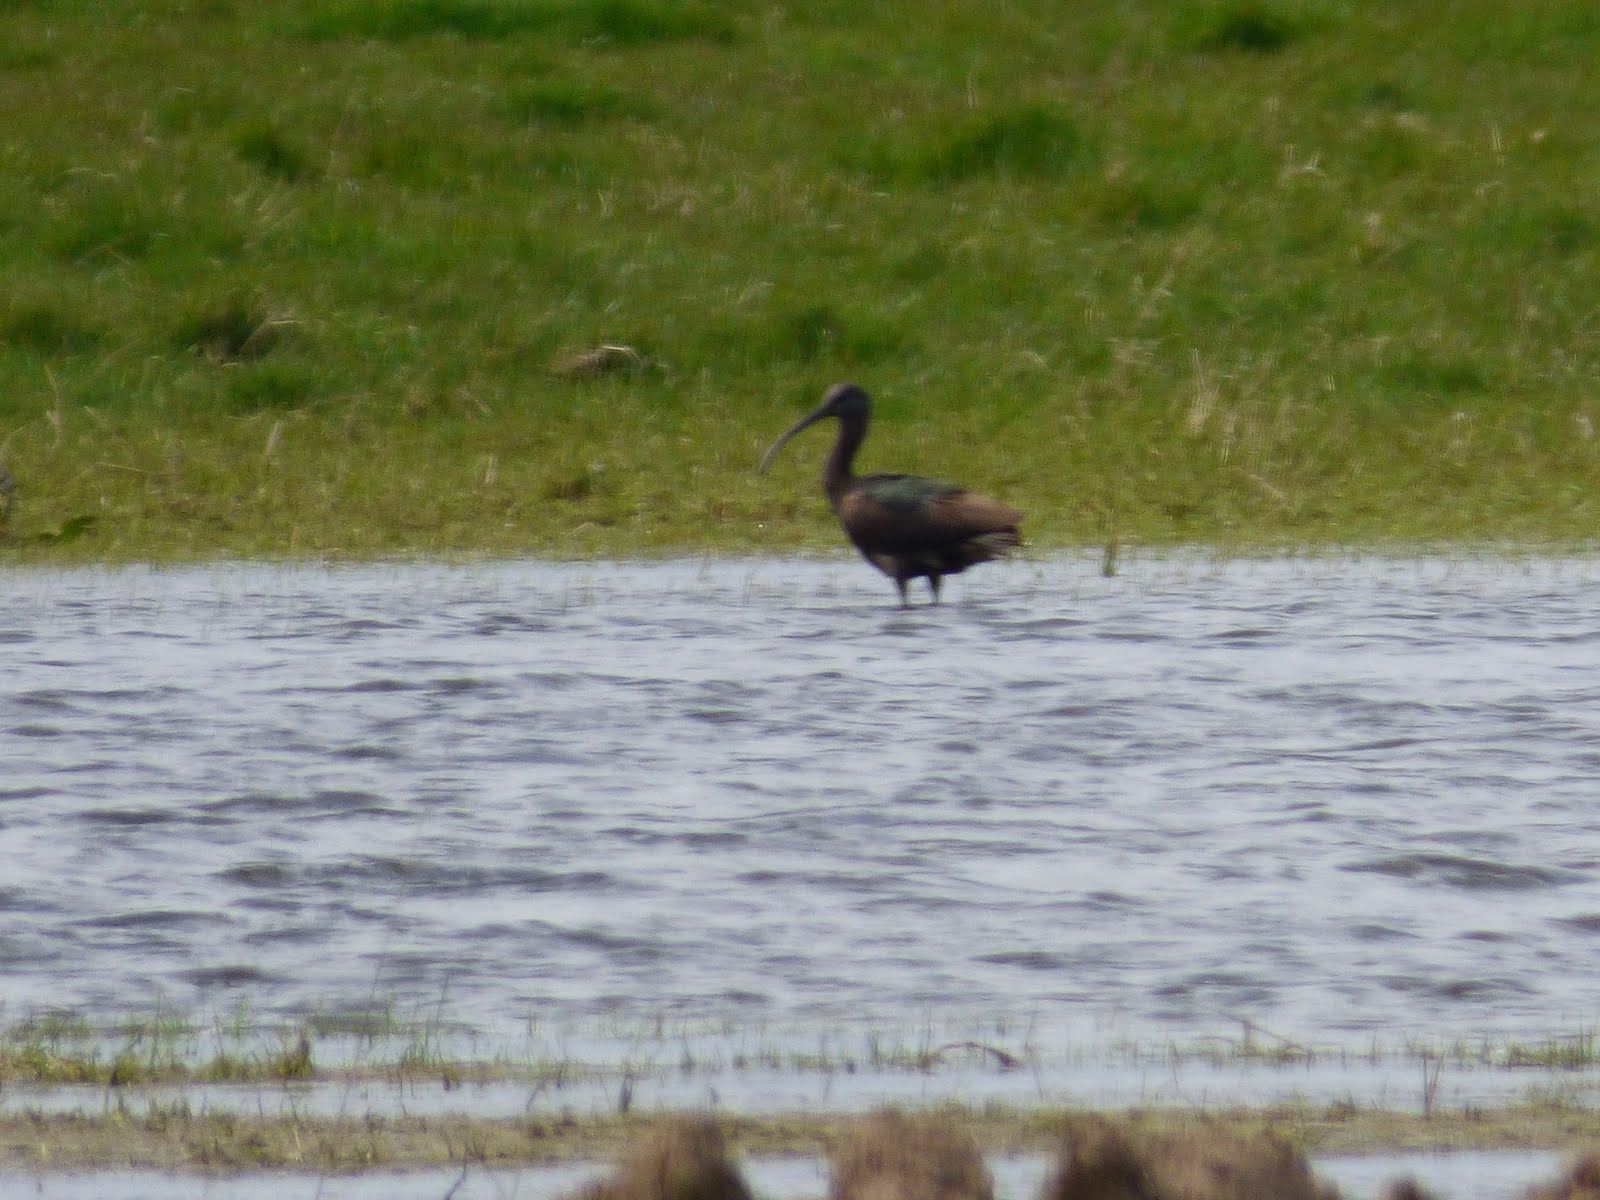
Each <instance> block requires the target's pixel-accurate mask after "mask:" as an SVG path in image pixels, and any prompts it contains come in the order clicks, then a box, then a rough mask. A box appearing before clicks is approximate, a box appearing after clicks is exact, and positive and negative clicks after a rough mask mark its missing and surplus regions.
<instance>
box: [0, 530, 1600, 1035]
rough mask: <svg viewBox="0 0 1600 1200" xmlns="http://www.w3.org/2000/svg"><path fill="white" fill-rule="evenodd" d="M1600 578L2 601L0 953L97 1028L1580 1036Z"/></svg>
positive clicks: (479, 581)
mask: <svg viewBox="0 0 1600 1200" xmlns="http://www.w3.org/2000/svg"><path fill="white" fill-rule="evenodd" d="M1597 574H1600V566H1597V565H1596V564H1592V563H1589V562H1586V561H1581V562H1556V563H1550V564H1544V565H1533V566H1530V565H1528V564H1518V566H1517V567H1516V568H1515V569H1511V568H1508V567H1505V566H1502V565H1498V564H1495V563H1484V562H1371V563H1328V564H1316V563H1293V562H1284V563H1239V564H1215V563H1199V562H1186V561H1183V560H1175V561H1172V562H1167V563H1148V564H1139V563H1134V564H1130V566H1129V568H1128V570H1127V571H1126V572H1125V573H1124V575H1122V576H1120V577H1118V578H1116V579H1104V578H1102V577H1100V576H1099V575H1098V574H1097V573H1096V572H1095V570H1094V566H1093V563H1092V562H1089V561H1087V560H1084V561H1071V560H1069V561H1063V562H1057V563H1049V564H1030V565H1025V566H1019V567H1016V568H1014V569H1011V570H1009V571H1008V570H1006V569H995V570H991V571H989V572H988V573H986V574H983V575H980V576H977V577H975V578H974V580H973V581H972V582H971V583H970V584H969V585H968V586H967V587H966V588H965V589H964V591H963V592H962V593H961V594H959V595H958V596H957V598H956V599H955V600H954V601H953V602H952V603H949V604H947V605H945V606H943V607H940V608H937V609H932V608H930V609H919V610H916V611H913V612H909V613H906V612H901V611H899V610H897V609H895V608H894V607H892V605H890V604H889V603H888V597H886V596H885V595H884V594H883V589H882V586H881V581H879V580H874V579H873V578H872V577H871V575H870V573H869V572H866V571H864V570H863V569H862V568H861V567H860V566H859V564H849V565H844V564H829V563H822V564H793V563H727V564H701V563H695V564H681V563H658V564H648V565H625V566H619V565H612V564H586V565H562V564H547V563H540V564H509V565H503V566H491V567H470V568H450V567H440V566H376V567H361V568H349V567H343V568H310V567H299V568H291V567H229V568H209V569H194V570H176V571H161V572H146V571H139V570H130V571H83V572H14V573H12V575H11V577H10V579H9V580H8V587H7V588H6V589H4V591H3V594H0V642H4V643H5V644H6V646H7V652H8V657H7V671H6V672H5V674H4V675H3V676H0V731H3V735H0V736H4V738H5V745H6V751H7V755H6V764H7V765H6V771H5V773H4V778H3V779H0V856H3V857H4V860H5V861H6V863H7V874H6V879H5V883H4V884H3V885H0V911H3V912H4V913H5V914H6V928H5V930H4V932H3V934H0V963H3V964H4V966H5V971H6V976H7V980H8V987H9V988H10V989H11V991H10V999H11V1001H12V1003H14V1004H17V1005H24V1006H25V1005H28V1004H37V1005H44V1006H67V1007H79V1008H86V1009H91V1010H92V1009H94V1008H96V1007H97V1006H114V1007H116V1008H126V1007H128V1006H130V1005H131V1006H135V1007H137V1006H139V1005H140V1004H143V1003H148V1004H150V1005H151V1006H153V1007H154V1006H159V1005H162V1004H168V1003H178V1004H180V1005H183V1004H191V1005H201V1006H203V1005H207V1004H213V1003H216V997H217V995H218V993H219V992H224V991H225V992H226V993H227V994H228V1000H227V1001H226V1002H227V1003H230V1004H231V1003H234V1002H236V1001H237V1002H247V1003H248V1004H249V1005H250V1006H251V1008H252V1009H253V1010H254V1011H259V1012H262V1013H275V1012H276V1013H284V1014H296V1015H297V1014H302V1013H304V1012H307V1011H311V1010H317V1011H330V1010H331V1011H339V1010H342V1009H350V1010H352V1011H355V1010H359V1009H360V1008H361V1006H362V1005H363V1004H367V1003H370V1001H371V998H372V997H373V996H375V995H376V996H377V997H379V998H380V999H381V1001H382V1002H384V1003H389V1004H393V1005H396V1006H398V1007H400V1008H401V1009H402V1010H403V1009H405V1008H407V1007H408V1006H409V1007H410V1008H411V1009H412V1010H414V1011H436V1010H437V1008H438V1006H439V1004H440V998H441V997H443V996H448V998H449V1004H450V1006H451V1015H452V1017H453V1018H454V1019H457V1020H462V1021H465V1022H468V1023H476V1024H479V1025H482V1026H485V1027H489V1026H494V1025H496V1024H502V1023H506V1022H516V1021H519V1020H523V1019H525V1018H526V1016H527V1014H528V1013H529V1012H530V1011H531V1010H535V1009H536V1010H538V1011H539V1012H540V1013H541V1014H542V1015H543V1016H548V1017H562V1016H574V1017H580V1016H604V1015H606V1014H615V1013H617V1012H669V1013H681V1014H688V1015H695V1016H703V1017H715V1016H720V1015H731V1016H739V1015H741V1014H743V1015H752V1014H753V1015H755V1016H757V1017H758V1018H759V1019H763V1020H764V1019H767V1018H768V1017H771V1016H775V1015H781V1016H796V1017H804V1018H809V1017H827V1016H830V1015H833V1016H839V1015H849V1016H850V1017H860V1018H862V1019H868V1020H883V1021H890V1022H900V1023H904V1022H915V1021H916V1020H917V1019H919V1018H920V1016H921V1014H923V1013H925V1012H926V1011H929V1010H930V1009H933V1008H937V1009H938V1010H940V1011H949V1012H954V1013H972V1014H980V1015H988V1014H993V1013H995V1012H997V1011H1002V1010H1011V1011H1014V1010H1018V1009H1022V1010H1026V1011H1027V1012H1028V1013H1029V1014H1030V1019H1035V1018H1036V1019H1038V1020H1040V1021H1043V1022H1045V1023H1048V1022H1049V1021H1050V1020H1051V1019H1052V1018H1055V1019H1058V1020H1059V1021H1060V1022H1061V1023H1064V1024H1071V1023H1074V1022H1081V1023H1084V1024H1086V1025H1087V1026H1089V1027H1090V1028H1093V1029H1096V1030H1102V1031H1104V1030H1107V1029H1115V1030H1118V1031H1122V1032H1133V1033H1137V1032H1139V1031H1141V1030H1156V1031H1160V1032H1161V1033H1162V1034H1167V1033H1172V1032H1181V1031H1183V1030H1192V1031H1196V1032H1199V1033H1210V1032H1213V1031H1215V1029H1216V1028H1217V1027H1218V1026H1219V1025H1221V1024H1227V1023H1232V1022H1235V1021H1237V1020H1238V1019H1239V1018H1240V1017H1241V1016H1242V1015H1249V1016H1250V1017H1252V1018H1254V1019H1260V1020H1261V1021H1262V1022H1263V1023H1265V1024H1268V1025H1271V1026H1272V1027H1274V1028H1286V1029H1289V1030H1292V1031H1294V1032H1295V1034H1296V1036H1298V1037H1302V1038H1304V1039H1306V1040H1315V1039H1316V1038H1318V1037H1320V1036H1330V1037H1331V1036H1335V1035H1337V1034H1342V1033H1349V1032H1350V1031H1360V1030H1408V1029H1418V1028H1420V1029H1424V1030H1426V1031H1427V1032H1428V1033H1429V1034H1430V1035H1437V1036H1445V1035H1447V1034H1449V1033H1450V1032H1451V1031H1456V1032H1459V1033H1460V1034H1461V1035H1463V1036H1480V1035H1482V1034H1484V1033H1486V1032H1490V1031H1496V1030H1499V1031H1505V1032H1508V1033H1517V1032H1521V1033H1523V1034H1524V1035H1526V1036H1531V1037H1543V1036H1547V1035H1548V1034H1549V1033H1550V1032H1551V1027H1552V1026H1553V1025H1559V1023H1560V1022H1561V1021H1562V1020H1563V1019H1564V1017H1568V1016H1572V1015H1574V1014H1583V1013H1586V1012H1592V1011H1593V1009H1594V1007H1595V1004H1596V1002H1597V1001H1600V984H1596V983H1594V982H1593V981H1592V978H1591V975H1592V973H1591V972H1589V971H1588V970H1587V969H1586V964H1587V961H1588V959H1589V958H1591V957H1592V953H1593V945H1594V937H1595V935H1596V934H1597V933H1600V812H1597V810H1596V809H1595V807H1594V804H1593V779H1594V773H1595V768H1596V766H1597V765H1600V751H1596V750H1595V748H1594V747H1595V746H1596V744H1597V742H1600V738H1597V734H1600V684H1597V683H1595V682H1594V680H1596V679H1597V678H1600V670H1597V668H1600V619H1596V618H1594V617H1592V616H1591V615H1590V610H1591V607H1592V605H1591V597H1592V595H1593V593H1594V590H1595V582H1596V580H1595V576H1596V575H1597ZM960 582H962V583H966V582H967V581H966V579H965V578H963V580H962V581H960Z"/></svg>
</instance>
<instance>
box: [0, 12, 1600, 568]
mask: <svg viewBox="0 0 1600 1200" xmlns="http://www.w3.org/2000/svg"><path fill="white" fill-rule="evenodd" d="M869 47H892V49H891V50H875V49H869ZM1597 57H1600V15H1597V11H1596V10H1595V9H1594V7H1593V6H1592V5H1590V4H1587V3H1584V2H1583V0H1529V2H1528V3H1524V4H1520V5H1518V6H1516V9H1515V11H1511V12H1508V11H1507V10H1505V8H1504V6H1502V5H1498V4H1494V3H1491V2H1490V0H1452V2H1450V3H1446V2H1445V0H1422V2H1420V3H1417V4H1411V5H1405V6H1398V7H1397V6H1374V5H1361V4H1354V3H1340V2H1337V0H1161V2H1158V0H1143V2H1140V0H1132V2H1129V3H1125V4H1119V5H1113V6H1106V5H1088V6H1081V5H1080V6H1066V8H1065V9H1063V7H1062V6H1060V5H1055V4H1046V3H1042V2H1034V0H1025V2H1022V3H1018V4H1012V5H1007V6H1004V8H1002V9H997V8H995V7H994V6H992V5H990V6H981V5H975V4H970V3H935V4H932V5H928V4H916V5H911V4H907V3H902V2H898V0H896V2H891V3H887V4H880V5H860V4H837V3H827V2H822V3H805V4H800V3H776V4H761V5H751V4H744V3H737V2H735V0H691V2H680V0H385V2H384V3H379V4H369V3H356V2H355V0H348V2H347V0H317V2H315V3H313V2H311V0H288V2H285V3H281V4H274V5H253V4H245V3H243V2H242V0H204V2H202V3H192V2H183V3H180V2H179V0H157V2H155V3H140V4H133V3H123V2H121V0H110V2H108V3H93V4H91V3H87V2H85V0H10V2H8V3H4V4H0V106H3V109H4V111H5V112H6V114H7V119H6V128H5V130H4V132H3V133H0V170H3V171H4V174H5V176H6V178H7V179H8V180H9V181H10V184H11V186H9V187H8V188H6V189H4V192H3V194H0V231H3V236H0V463H4V464H5V465H6V466H8V467H9V469H10V471H11V473H12V474H13V475H14V476H15V478H16V481H17V493H16V503H15V506H14V510H13V512H12V513H11V516H10V518H9V521H8V522H7V524H6V525H5V526H4V527H0V528H3V531H4V546H3V550H0V553H3V554H4V556H5V560H7V561H13V562H16V561H38V560H45V561H73V560H83V559H130V558H153V559H165V558H193V557H210V556H218V555H336V556H369V555H387V554H405V553H426V554H433V553H474V552H486V553H490V554H522V553H532V554H552V555H586V554H631V553H638V552H649V551H654V550H663V549H666V550H699V549H706V548H711V549H719V550H722V549H727V550H741V551H750V550H755V551H776V552H782V551H786V550H790V549H793V548H795V547H799V546H813V545H817V546H831V545H834V544H836V542H837V540H838V539H837V534H836V533H835V532H834V531H833V530H832V529H831V527H830V518H828V516H827V514H826V512H825V510H824V508H823V505H822V502H821V498H820V496H818V495H817V494H816V487H815V481H814V474H815V463H816V460H817V459H818V458H820V454H821V450H822V443H823V440H824V435H822V434H814V435H812V436H811V437H810V438H809V439H808V440H807V441H806V442H803V443H801V444H800V445H799V446H797V447H796V448H795V449H794V450H792V451H791V452H790V453H789V454H788V455H786V456H785V458H784V459H783V460H781V461H780V464H779V465H778V467H777V468H776V469H775V470H774V472H773V475H772V477H771V478H769V479H766V480H759V479H757V478H755V477H754V475H753V473H752V467H753V464H754V462H755V460H756V459H757V457H758V456H759V454H760V451H761V450H762V448H763V447H764V446H765V445H766V444H767V443H768V442H769V441H770V440H771V438H772V437H774V436H775V435H776V434H777V433H778V432H779V431H781V430H782V429H783V428H784V427H786V426H787V425H788V424H789V422H790V421H791V420H792V419H793V418H794V416H795V415H797V413H799V412H800V411H802V410H803V409H804V408H805V407H807V406H809V405H810V404H811V403H812V402H814V400H815V398H816V396H817V394H818V393H819V392H820V390H821V388H822V387H823V386H824V385H826V384H827V383H830V382H832V381H834V380H837V379H840V378H845V377H852V378H855V379H857V380H859V381H860V382H862V383H864V384H865V385H867V386H868V387H869V388H870V389H872V390H873V391H874V392H875V393H876V394H877V395H878V397H879V399H880V409H879V415H880V422H879V424H878V426H877V428H876V430H875V433H874V436H873V438H872V439H871V441H869V443H868V451H867V463H866V465H867V466H869V467H878V468H890V469H895V468H898V469H907V468H911V469H916V470H919V471H922V472H924V473H928V474H936V475H943V476H947V477H953V478H957V479H959V480H961V481H962V482H965V483H967V484H969V485H970V486H974V487H981V488H982V489H983V490H986V491H991V492H993V493H995V494H998V495H1001V496H1003V497H1005V498H1006V499H1008V500H1010V501H1011V502H1012V503H1014V504H1016V505H1017V506H1018V507H1020V508H1022V509H1024V510H1025V511H1026V512H1027V513H1028V515H1029V522H1028V525H1027V531H1028V532H1029V533H1030V535H1031V537H1032V539H1033V540H1034V541H1035V542H1037V543H1040V544H1043V545H1045V546H1057V545H1075V544H1085V543H1098V542H1101V541H1103V540H1105V539H1108V538H1112V537H1115V538H1117V539H1119V540H1121V541H1122V542H1124V543H1136V544H1150V545H1167V544H1173V543H1180V542H1191V541H1198V542H1207V543H1212V544H1218V545H1222V546H1239V547H1241V548H1256V547H1271V546H1295V545H1301V544H1316V543H1326V542H1329V541H1338V542H1353V543H1374V542H1387V541H1416V540H1438V539H1456V540H1459V539H1471V540H1499V539H1514V540H1517V541H1522V542H1530V543H1536V544H1537V543H1559V544H1563V545H1574V544H1582V543H1586V542H1590V541H1592V538H1593V530H1594V529H1595V528H1597V526H1600V499H1597V498H1596V489H1595V488H1594V486H1593V484H1594V480H1595V477H1596V473H1597V468H1600V438H1597V434H1596V431H1597V429H1600V408H1597V407H1596V402H1595V399H1594V396H1593V394H1592V393H1593V383H1594V380H1595V377H1596V374H1597V371H1600V340H1597V339H1600V326H1597V324H1596V322H1595V320H1594V316H1595V311H1596V300H1595V298H1596V297H1597V296H1600V217H1597V216H1596V215H1595V212H1596V205H1595V203H1594V199H1595V191H1596V188H1597V186H1600V184H1597V181H1600V127H1597V126H1596V125H1595V123H1594V121H1593V120H1592V117H1591V114H1592V113H1594V112H1595V111H1596V110H1597V108H1600V77H1597V76H1596V73H1595V72H1594V70H1593V63H1594V62H1595V61H1596V59H1597ZM604 345H616V346H625V347H627V348H628V350H627V351H625V352H623V351H616V352H610V353H601V354H591V353H588V352H589V351H592V350H594V348H596V347H599V346H604Z"/></svg>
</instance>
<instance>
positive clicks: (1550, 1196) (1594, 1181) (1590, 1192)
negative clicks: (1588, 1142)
mask: <svg viewBox="0 0 1600 1200" xmlns="http://www.w3.org/2000/svg"><path fill="white" fill-rule="evenodd" d="M1526 1200H1600V1153H1596V1154H1586V1155H1584V1156H1583V1157H1582V1158H1580V1159H1579V1160H1578V1161H1577V1162H1575V1163H1573V1164H1572V1166H1571V1167H1570V1168H1569V1169H1568V1171H1567V1173H1566V1174H1565V1175H1563V1176H1562V1177H1561V1178H1560V1179H1558V1180H1556V1181H1555V1182H1554V1183H1547V1184H1543V1185H1541V1186H1539V1187H1536V1188H1530V1189H1528V1194H1527V1197H1526Z"/></svg>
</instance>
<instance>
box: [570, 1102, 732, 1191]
mask: <svg viewBox="0 0 1600 1200" xmlns="http://www.w3.org/2000/svg"><path fill="white" fill-rule="evenodd" d="M574 1200H751V1197H750V1189H749V1188H748V1187H746V1186H745V1182H744V1179H743V1178H742V1177H741V1176H740V1175H739V1172H738V1169H737V1168H735V1167H734V1165H733V1164H732V1163H731V1162H730V1161H729V1160H728V1151H727V1146H726V1144H725V1143H724V1142H723V1139H722V1131H721V1130H720V1129H718V1128H717V1126H716V1123H715V1122H713V1121H711V1120H708V1119H706V1118H702V1117H676V1118H672V1119H670V1120H666V1121H663V1122H661V1123H660V1124H659V1125H657V1126H655V1127H654V1128H653V1129H651V1131H650V1132H649V1134H648V1135H647V1136H646V1137H645V1138H644V1139H643V1140H642V1141H641V1142H640V1143H639V1144H638V1145H637V1146H635V1147H634V1148H633V1150H631V1151H630V1152H629V1153H628V1155H627V1156H626V1157H625V1158H624V1159H623V1161H622V1165H621V1167H620V1168H619V1169H618V1171H617V1173H616V1174H615V1175H614V1176H612V1177H611V1178H610V1179H606V1180H602V1181H601V1182H599V1183H596V1184H592V1185H590V1186H589V1187H587V1188H585V1189H584V1190H583V1191H582V1192H580V1193H578V1196H577V1197H575V1198H574Z"/></svg>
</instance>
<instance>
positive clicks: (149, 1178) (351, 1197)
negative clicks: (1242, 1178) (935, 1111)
mask: <svg viewBox="0 0 1600 1200" xmlns="http://www.w3.org/2000/svg"><path fill="white" fill-rule="evenodd" d="M740 1166H741V1170H742V1172H743V1174H744V1176H745V1178H746V1179H747V1180H748V1181H749V1183H750V1186H751V1188H752V1190H753V1191H754V1192H755V1193H756V1194H757V1195H758V1196H761V1197H763V1198H764V1200H814V1198H816V1197H819V1196H823V1195H826V1194H827V1185H828V1171H827V1164H826V1163H823V1162H821V1161H819V1160H816V1159H810V1158H791V1159H765V1160H759V1159H758V1160H754V1161H751V1162H745V1163H741V1164H740ZM1313 1167H1314V1169H1315V1171H1316V1173H1317V1174H1318V1175H1319V1176H1320V1177H1322V1178H1323V1179H1326V1180H1328V1181H1329V1182H1331V1183H1334V1184H1336V1185H1337V1186H1338V1187H1339V1190H1340V1192H1341V1193H1342V1194H1343V1195H1344V1196H1345V1197H1346V1200H1376V1198H1377V1197H1379V1196H1382V1195H1383V1193H1384V1190H1385V1188H1386V1186H1387V1185H1388V1184H1389V1183H1391V1182H1393V1181H1394V1180H1396V1179H1399V1178H1403V1177H1407V1176H1409V1177H1410V1178H1413V1179H1415V1180H1417V1181H1418V1182H1419V1183H1421V1184H1422V1185H1423V1186H1424V1187H1426V1188H1428V1189H1429V1190H1430V1191H1432V1192H1433V1193H1434V1194H1435V1195H1438V1196H1442V1197H1447V1198H1448V1200H1510V1198H1511V1197H1514V1196H1518V1195H1520V1194H1521V1193H1522V1192H1523V1191H1524V1190H1525V1189H1526V1188H1527V1187H1528V1186H1529V1185H1530V1184H1533V1183H1543V1182H1546V1181H1549V1180H1552V1179H1553V1178H1554V1177H1555V1175H1556V1174H1557V1172H1558V1171H1559V1170H1560V1167H1561V1160H1560V1158H1559V1157H1558V1156H1557V1155H1553V1154H1544V1153H1522V1152H1519V1153H1504V1152H1495V1153H1481V1152H1458V1153H1451V1154H1397V1155H1382V1156H1374V1157H1372V1158H1327V1159H1321V1160H1317V1161H1316V1162H1314V1163H1313ZM989 1169H990V1173H991V1174H992V1175H993V1177H994V1183H995V1195H996V1197H997V1198H998V1200H1032V1198H1033V1197H1035V1196H1037V1195H1038V1193H1039V1187H1040V1185H1041V1184H1042V1183H1043V1182H1044V1180H1045V1178H1046V1176H1047V1175H1048V1173H1049V1164H1048V1162H1047V1161H1046V1160H1045V1159H1043V1158H1041V1157H1038V1156H1034V1155H1019V1156H1014V1157H1001V1158H993V1159H990V1161H989ZM604 1173H605V1168H603V1167H597V1166H592V1165H589V1166H584V1165H578V1166H570V1167H553V1168H542V1169H539V1170H527V1171H503V1170H486V1169H480V1168H471V1169H468V1170H465V1171H463V1170H460V1169H455V1170H449V1171H413V1172H408V1173H404V1174H399V1173H389V1172H374V1173H372V1174H367V1175H360V1176H314V1175H297V1174H293V1173H286V1172H278V1171H275V1172H270V1173H266V1172H263V1173H259V1174H254V1175H242V1176H239V1175H235V1176H230V1177H229V1178H227V1179H224V1180H208V1179H205V1178H202V1177H196V1176H193V1175H172V1174H166V1173H161V1172H153V1171H152V1172H136V1171H103V1172H91V1173H82V1174H76V1173H74V1174H61V1175H42V1176H26V1175H16V1176H11V1177H9V1178H8V1177H6V1176H4V1175H0V1200H23V1198H24V1197H32V1198H34V1200H108V1198H110V1197H116V1198H117V1200H144V1198H146V1197H149V1198H150V1200H175V1198H178V1197H182V1198H184V1200H209V1198H211V1197H216V1196H226V1197H228V1200H296V1198H298V1197H306V1198H307V1200H368V1198H371V1197H379V1196H381V1197H383V1198H384V1200H438V1198H439V1197H440V1196H446V1195H449V1196H451V1197H453V1198H454V1200H508V1198H510V1197H518V1198H519V1200H556V1198H557V1197H564V1196H570V1195H571V1194H572V1193H573V1192H574V1191H575V1190H576V1189H577V1188H579V1187H581V1186H582V1185H583V1184H584V1183H586V1182H588V1181H589V1180H591V1179H594V1178H596V1177H597V1176H600V1175H603V1174H604Z"/></svg>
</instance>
